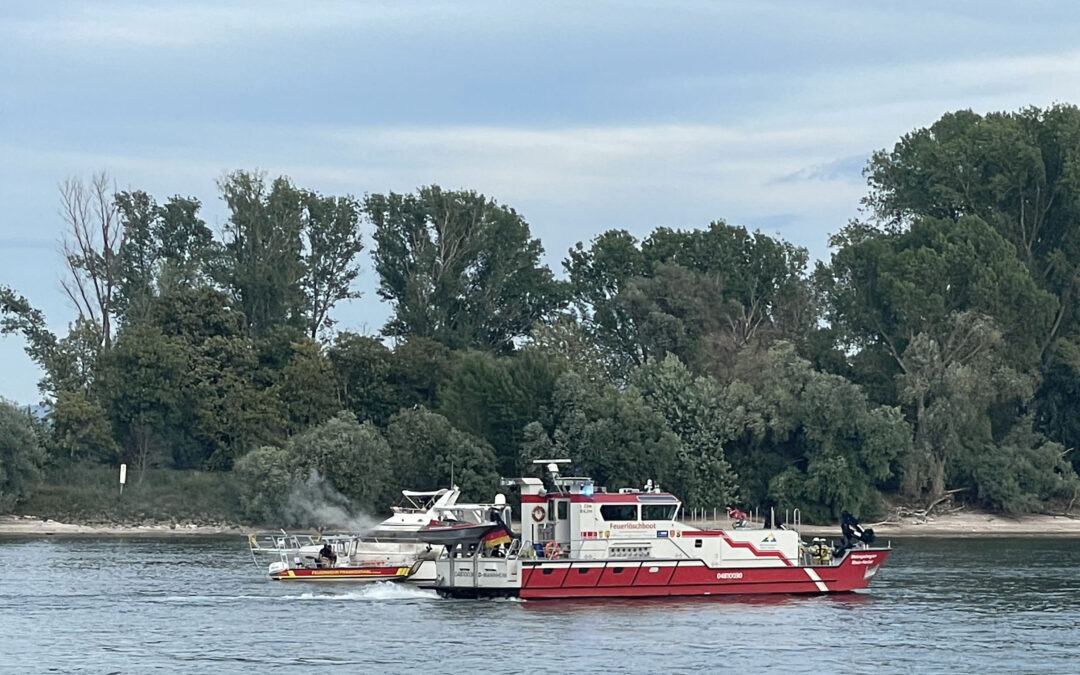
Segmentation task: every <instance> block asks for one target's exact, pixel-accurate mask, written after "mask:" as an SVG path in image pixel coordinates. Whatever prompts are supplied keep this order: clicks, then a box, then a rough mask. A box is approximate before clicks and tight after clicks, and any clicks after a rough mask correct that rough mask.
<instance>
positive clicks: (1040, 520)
mask: <svg viewBox="0 0 1080 675" xmlns="http://www.w3.org/2000/svg"><path fill="white" fill-rule="evenodd" d="M688 524H689V525H692V526H694V527H703V528H704V527H719V528H724V527H730V523H729V522H727V521H726V520H723V521H720V522H716V523H697V522H693V523H688ZM863 525H864V526H865V527H872V528H874V532H875V533H877V535H878V537H890V536H893V537H909V536H910V537H918V536H925V537H994V536H1003V537H1004V536H1008V537H1015V536H1035V537H1047V536H1060V537H1080V517H1078V518H1066V517H1062V516H1045V515H1028V516H1017V517H1007V516H1001V515H995V514H989V513H980V512H975V511H959V512H955V513H950V514H946V515H942V516H934V517H931V518H927V519H925V520H922V519H915V518H904V519H901V521H900V522H890V523H871V522H865V523H863ZM249 531H251V528H239V527H229V526H221V525H212V526H206V525H196V524H190V523H179V524H169V523H162V524H156V525H81V524H74V523H60V522H57V521H55V520H42V519H40V518H34V517H31V516H0V536H29V537H34V536H102V537H112V536H124V537H139V536H146V537H174V536H175V537H186V536H196V535H198V536H205V535H240V534H245V533H247V532H249ZM801 531H802V532H803V534H806V535H818V534H821V535H828V536H831V535H837V534H839V532H840V527H839V525H826V526H811V525H803V527H802V528H801Z"/></svg>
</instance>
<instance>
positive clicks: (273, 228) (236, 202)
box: [218, 171, 304, 335]
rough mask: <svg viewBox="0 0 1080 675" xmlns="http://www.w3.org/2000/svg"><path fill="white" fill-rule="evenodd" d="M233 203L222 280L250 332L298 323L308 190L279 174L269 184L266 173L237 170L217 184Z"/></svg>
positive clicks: (220, 269)
mask: <svg viewBox="0 0 1080 675" xmlns="http://www.w3.org/2000/svg"><path fill="white" fill-rule="evenodd" d="M219 187H220V189H221V193H222V196H223V197H224V199H225V203H226V204H227V205H228V207H229V212H230V215H229V221H228V223H226V225H225V228H224V232H225V247H224V252H223V259H222V261H221V267H220V268H219V269H218V277H219V280H220V281H221V282H222V283H223V284H224V285H225V286H226V287H227V288H228V289H229V290H230V291H231V292H232V294H233V296H234V297H235V298H236V300H237V302H238V303H239V305H240V307H241V309H242V310H243V313H244V316H245V317H246V318H247V321H248V325H249V327H250V331H251V334H252V335H261V334H262V333H264V332H265V331H266V330H267V329H268V328H269V327H270V326H272V325H275V324H279V323H299V322H300V321H301V317H302V306H303V304H304V299H303V293H302V289H301V287H300V281H301V279H302V278H303V275H304V263H303V259H302V249H303V243H302V241H301V232H302V230H303V208H304V204H303V202H304V195H303V193H302V191H301V190H298V189H297V188H296V187H294V186H293V184H292V183H291V182H290V181H289V179H288V178H286V177H284V176H281V177H279V178H276V179H275V180H274V181H273V183H272V184H271V185H270V186H269V188H267V185H266V182H265V180H264V176H263V175H262V174H254V173H248V172H244V171H235V172H233V173H231V174H229V175H228V176H226V177H225V178H224V179H223V180H222V181H221V182H220V184H219Z"/></svg>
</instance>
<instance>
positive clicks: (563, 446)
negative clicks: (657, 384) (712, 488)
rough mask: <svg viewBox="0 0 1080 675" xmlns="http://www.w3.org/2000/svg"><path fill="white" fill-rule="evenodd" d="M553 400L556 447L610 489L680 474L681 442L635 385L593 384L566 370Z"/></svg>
mask: <svg viewBox="0 0 1080 675" xmlns="http://www.w3.org/2000/svg"><path fill="white" fill-rule="evenodd" d="M553 401H554V406H555V416H556V420H557V422H556V428H555V433H554V442H555V448H556V450H557V453H558V454H559V455H561V456H563V457H569V458H570V459H573V460H575V464H574V466H575V471H576V470H578V469H580V470H581V471H582V472H584V475H589V476H592V477H593V478H594V479H595V480H596V481H597V483H598V484H600V485H604V486H607V487H609V488H612V489H617V488H622V487H631V486H632V487H638V486H641V485H644V484H645V482H646V481H647V480H653V481H656V482H659V483H660V484H661V485H672V484H674V483H676V481H677V480H678V478H679V465H678V458H679V457H680V456H681V455H682V453H683V452H684V451H683V448H682V442H681V440H680V439H679V437H678V435H676V434H675V433H674V432H672V431H671V429H670V428H669V427H668V425H667V422H666V421H665V420H664V418H663V416H662V415H660V414H659V413H657V412H656V411H655V410H653V409H652V408H651V407H649V405H648V404H647V403H646V402H645V399H644V397H643V396H642V395H641V392H640V391H638V390H637V388H636V387H633V386H630V387H627V388H626V389H624V390H620V389H617V388H616V387H613V386H611V385H605V386H603V387H601V388H598V389H593V388H590V387H589V386H587V385H586V384H585V382H584V381H583V380H582V379H581V377H580V376H579V375H577V374H576V373H572V372H568V373H564V374H563V375H562V376H561V377H560V378H559V380H558V383H557V386H556V390H555V394H554V396H553Z"/></svg>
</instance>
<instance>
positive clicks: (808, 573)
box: [803, 567, 829, 593]
mask: <svg viewBox="0 0 1080 675" xmlns="http://www.w3.org/2000/svg"><path fill="white" fill-rule="evenodd" d="M803 569H805V570H806V576H808V577H810V581H813V582H814V584H815V585H816V586H817V589H818V590H819V591H821V592H822V593H828V592H829V587H828V586H826V585H825V582H824V581H822V580H821V577H819V576H818V573H817V570H813V569H811V568H809V567H804V568H803Z"/></svg>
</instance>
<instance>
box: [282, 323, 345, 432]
mask: <svg viewBox="0 0 1080 675" xmlns="http://www.w3.org/2000/svg"><path fill="white" fill-rule="evenodd" d="M292 348H293V353H292V357H291V358H290V359H289V361H288V363H286V364H285V366H284V367H283V368H282V369H281V374H280V379H279V382H278V396H279V397H280V399H281V401H282V404H283V405H284V406H285V409H286V410H287V411H288V416H289V425H288V431H289V432H290V433H296V432H298V431H302V430H304V429H306V428H308V427H310V426H315V425H317V424H322V423H323V422H325V421H326V420H328V419H330V418H331V417H332V416H333V415H334V414H335V413H337V412H338V411H339V410H340V409H341V406H340V404H339V403H338V400H337V395H336V392H335V385H334V369H333V365H332V363H331V361H330V359H328V358H327V357H326V356H325V355H324V354H323V353H322V349H321V348H320V347H319V344H318V343H317V342H314V341H313V340H310V339H307V338H305V339H304V340H303V341H302V342H294V343H293V344H292Z"/></svg>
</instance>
